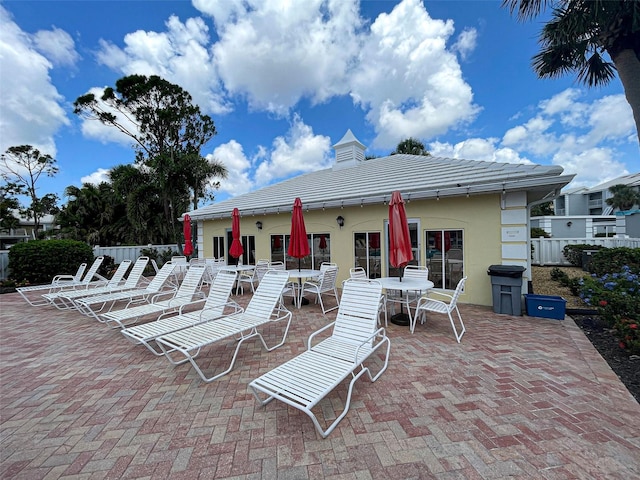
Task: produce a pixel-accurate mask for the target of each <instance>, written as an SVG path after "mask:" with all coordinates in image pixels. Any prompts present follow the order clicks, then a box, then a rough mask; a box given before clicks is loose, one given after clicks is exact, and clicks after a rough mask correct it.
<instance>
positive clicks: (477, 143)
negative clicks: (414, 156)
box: [428, 138, 532, 164]
mask: <svg viewBox="0 0 640 480" xmlns="http://www.w3.org/2000/svg"><path fill="white" fill-rule="evenodd" d="M498 141H499V139H497V138H469V139H467V140H464V141H462V142H459V143H456V144H455V145H452V144H450V143H442V142H433V143H430V144H429V148H428V150H429V153H431V155H433V156H434V157H448V158H461V159H466V160H481V161H486V162H503V163H527V164H530V163H532V162H531V161H530V160H529V159H528V158H526V157H521V156H520V154H519V153H518V152H517V151H515V150H513V149H511V148H505V147H502V148H501V147H498V146H497V144H498Z"/></svg>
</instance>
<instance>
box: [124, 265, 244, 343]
mask: <svg viewBox="0 0 640 480" xmlns="http://www.w3.org/2000/svg"><path fill="white" fill-rule="evenodd" d="M191 267H193V265H191ZM191 267H190V268H191ZM205 275H206V274H205ZM236 278H237V272H234V271H232V270H225V269H220V270H219V271H218V273H217V275H216V278H215V279H214V280H213V283H212V284H211V287H210V288H209V295H208V296H207V299H206V301H205V300H197V301H196V302H192V303H190V304H186V305H184V306H183V307H182V308H181V309H182V310H184V309H185V308H187V307H195V306H197V304H198V303H200V304H202V309H200V310H191V311H189V312H185V313H180V314H179V315H174V314H173V312H172V313H171V314H169V315H170V316H165V315H161V316H160V317H158V320H156V321H154V322H148V323H144V324H142V325H135V326H133V327H128V328H124V329H122V330H120V332H122V334H123V335H124V336H125V337H126V338H127V339H129V340H131V341H132V342H133V343H135V344H137V345H139V344H142V345H144V346H146V347H147V348H148V349H149V350H151V351H152V352H153V353H154V354H156V355H163V354H164V353H163V351H162V350H161V349H159V348H157V347H154V344H155V339H156V338H158V337H160V336H162V335H166V334H168V333H171V332H175V331H178V330H181V329H183V328H187V327H190V326H192V325H197V324H199V323H203V322H208V321H211V320H215V319H216V318H220V317H222V316H223V315H224V314H225V311H227V312H228V314H232V313H239V312H242V311H243V309H242V308H241V307H240V305H238V304H237V303H236V302H234V301H233V300H231V301H230V300H229V296H230V295H231V290H232V289H233V286H234V284H235V282H236ZM229 308H231V309H232V312H229Z"/></svg>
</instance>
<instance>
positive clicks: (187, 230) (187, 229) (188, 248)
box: [182, 215, 193, 256]
mask: <svg viewBox="0 0 640 480" xmlns="http://www.w3.org/2000/svg"><path fill="white" fill-rule="evenodd" d="M182 229H183V232H182V233H184V254H185V255H187V256H188V255H191V254H192V253H193V243H192V242H191V217H190V216H189V215H185V216H184V219H183V224H182Z"/></svg>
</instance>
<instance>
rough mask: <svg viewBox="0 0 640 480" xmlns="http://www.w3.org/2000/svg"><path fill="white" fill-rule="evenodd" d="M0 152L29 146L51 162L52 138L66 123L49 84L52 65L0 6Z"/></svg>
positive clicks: (63, 113) (55, 94) (54, 92)
mask: <svg viewBox="0 0 640 480" xmlns="http://www.w3.org/2000/svg"><path fill="white" fill-rule="evenodd" d="M0 24H1V25H2V28H0V83H1V84H2V95H0V150H1V151H2V152H4V151H5V150H6V149H7V148H9V147H12V146H17V145H32V146H34V147H35V148H37V149H38V150H40V151H41V152H42V153H47V154H49V155H51V156H53V157H54V158H55V156H56V144H55V134H56V132H57V131H58V130H59V129H60V128H61V127H62V126H65V125H69V120H68V119H67V116H66V114H65V112H64V110H63V108H62V107H61V103H62V102H63V101H64V99H63V98H62V96H61V95H60V94H59V93H58V91H57V89H56V88H55V87H54V86H53V84H52V82H51V77H50V76H49V71H50V70H51V69H52V68H53V64H52V63H51V62H50V61H49V60H47V58H45V57H44V56H43V55H41V54H40V53H38V52H37V51H36V50H35V47H34V40H33V37H32V36H30V35H29V34H28V33H26V32H24V31H22V30H21V29H20V28H19V27H18V25H16V23H15V22H14V21H13V19H12V18H11V16H10V14H9V13H8V12H7V11H6V10H5V9H4V8H3V7H2V6H0Z"/></svg>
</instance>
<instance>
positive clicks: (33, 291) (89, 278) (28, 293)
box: [16, 255, 106, 307]
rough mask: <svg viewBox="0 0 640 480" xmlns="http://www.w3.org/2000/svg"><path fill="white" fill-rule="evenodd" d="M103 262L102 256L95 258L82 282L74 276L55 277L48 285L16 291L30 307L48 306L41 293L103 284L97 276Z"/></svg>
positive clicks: (103, 279)
mask: <svg viewBox="0 0 640 480" xmlns="http://www.w3.org/2000/svg"><path fill="white" fill-rule="evenodd" d="M103 260H104V256H102V255H101V256H99V257H96V258H95V259H94V261H93V264H91V267H89V270H88V271H87V273H86V274H85V275H84V277H82V280H79V281H77V280H75V275H74V279H71V278H69V276H67V275H56V276H55V277H54V278H53V280H52V281H51V283H50V284H48V285H32V286H29V287H18V288H17V289H16V290H17V291H18V293H19V294H20V295H22V298H24V299H25V300H26V301H27V302H29V304H30V305H33V306H34V307H39V306H42V305H49V300H47V299H46V298H42V294H43V293H54V292H59V291H60V290H75V289H80V288H87V287H88V286H89V285H91V286H96V285H102V284H103V282H105V281H106V278H104V277H103V276H102V275H99V274H98V269H99V268H100V265H102V262H103ZM81 267H82V265H81V266H80V268H81ZM80 268H78V271H80ZM85 268H86V264H85ZM77 274H78V272H76V275H77ZM94 277H97V278H98V280H97V281H96V282H93V279H94ZM33 295H36V296H37V298H34V297H33Z"/></svg>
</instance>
